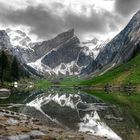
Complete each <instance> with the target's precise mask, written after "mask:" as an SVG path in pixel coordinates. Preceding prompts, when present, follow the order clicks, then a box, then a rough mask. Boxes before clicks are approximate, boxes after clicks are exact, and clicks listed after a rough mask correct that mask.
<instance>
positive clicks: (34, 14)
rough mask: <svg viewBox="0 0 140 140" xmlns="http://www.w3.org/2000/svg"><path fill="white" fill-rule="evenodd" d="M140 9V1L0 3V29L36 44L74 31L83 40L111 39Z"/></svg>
mask: <svg viewBox="0 0 140 140" xmlns="http://www.w3.org/2000/svg"><path fill="white" fill-rule="evenodd" d="M139 9H140V0H8V1H7V0H0V27H1V29H3V28H7V27H10V28H16V29H21V30H23V31H25V32H26V33H28V34H29V35H30V36H31V37H32V39H33V40H34V41H37V40H36V39H39V40H46V39H50V38H52V37H54V36H55V35H57V34H59V33H61V32H63V31H66V30H68V29H71V28H74V29H75V34H76V35H77V36H78V37H79V38H80V39H81V40H84V39H92V38H94V37H98V38H103V39H105V38H108V37H110V38H112V37H113V36H114V35H116V34H117V33H118V32H119V31H120V30H121V29H123V27H124V26H125V25H126V24H127V22H128V21H129V20H130V19H131V17H132V15H133V14H134V13H136V12H137V11H138V10H139Z"/></svg>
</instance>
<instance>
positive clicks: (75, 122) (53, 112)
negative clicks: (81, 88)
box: [23, 89, 136, 140]
mask: <svg viewBox="0 0 140 140" xmlns="http://www.w3.org/2000/svg"><path fill="white" fill-rule="evenodd" d="M67 92H68V93H67ZM70 93H71V92H70V91H67V90H63V91H62V90H61V89H59V90H56V89H51V90H49V91H46V92H44V93H42V94H40V95H38V96H35V97H34V99H33V100H32V101H28V99H27V101H26V105H27V107H25V108H24V109H23V112H24V113H26V114H28V115H32V116H34V117H37V118H38V119H40V120H41V121H42V122H43V123H44V124H47V125H55V126H56V125H57V126H58V127H63V128H65V129H73V130H79V131H82V132H86V133H92V134H94V135H100V136H104V137H107V138H112V139H113V140H118V139H121V138H120V137H119V136H118V135H120V136H121V137H125V136H126V134H127V133H128V132H129V134H130V133H131V130H132V128H133V127H134V125H135V124H136V123H135V121H134V119H133V118H132V116H129V117H128V118H127V119H124V117H126V116H127V115H128V114H127V113H128V112H127V113H124V112H122V110H121V109H120V108H119V107H116V106H112V105H109V104H106V103H104V102H103V101H101V100H100V99H98V98H96V97H95V96H91V95H89V94H85V93H84V94H82V93H80V92H79V93H77V94H75V93H71V94H70ZM33 96H34V95H33ZM30 98H32V95H31V96H30ZM123 113H124V114H125V115H126V116H125V115H123ZM128 122H131V123H133V124H134V125H133V126H132V124H131V127H132V128H131V127H128V125H130V124H127V123H128ZM106 124H107V125H108V126H107V125H106ZM109 126H110V127H111V128H110V127H109ZM121 126H123V127H121ZM124 127H125V129H124ZM121 128H122V129H121ZM122 130H123V131H122ZM115 132H116V133H117V134H118V135H117V134H116V133H115Z"/></svg>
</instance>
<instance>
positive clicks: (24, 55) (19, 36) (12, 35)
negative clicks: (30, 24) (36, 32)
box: [5, 28, 34, 63]
mask: <svg viewBox="0 0 140 140" xmlns="http://www.w3.org/2000/svg"><path fill="white" fill-rule="evenodd" d="M5 31H6V33H7V35H8V36H9V40H10V43H11V48H12V50H13V53H14V55H16V56H17V57H18V59H19V60H20V61H22V62H23V63H27V62H30V61H31V60H32V56H33V52H34V50H33V49H32V47H33V45H34V44H33V43H32V41H31V39H30V38H29V37H28V36H27V35H26V33H24V32H22V31H20V30H12V29H10V28H7V29H6V30H5Z"/></svg>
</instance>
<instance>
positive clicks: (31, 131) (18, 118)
mask: <svg viewBox="0 0 140 140" xmlns="http://www.w3.org/2000/svg"><path fill="white" fill-rule="evenodd" d="M0 140H107V139H106V138H101V137H98V136H92V135H90V134H86V133H80V132H74V131H72V130H64V129H63V128H57V127H47V126H45V125H43V124H42V123H40V121H39V120H37V119H35V118H32V117H29V116H27V115H24V114H20V113H16V112H12V111H9V110H4V109H0Z"/></svg>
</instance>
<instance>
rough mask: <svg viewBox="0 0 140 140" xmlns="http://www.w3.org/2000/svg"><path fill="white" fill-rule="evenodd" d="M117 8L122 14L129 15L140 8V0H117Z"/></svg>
mask: <svg viewBox="0 0 140 140" xmlns="http://www.w3.org/2000/svg"><path fill="white" fill-rule="evenodd" d="M115 10H116V11H117V12H118V13H119V14H121V15H122V16H129V15H130V14H132V13H135V12H137V11H138V10H140V0H115Z"/></svg>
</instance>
